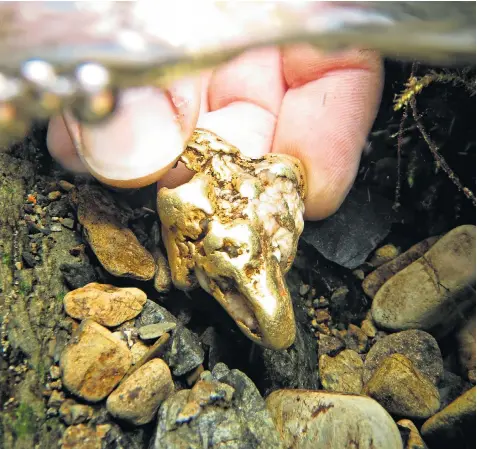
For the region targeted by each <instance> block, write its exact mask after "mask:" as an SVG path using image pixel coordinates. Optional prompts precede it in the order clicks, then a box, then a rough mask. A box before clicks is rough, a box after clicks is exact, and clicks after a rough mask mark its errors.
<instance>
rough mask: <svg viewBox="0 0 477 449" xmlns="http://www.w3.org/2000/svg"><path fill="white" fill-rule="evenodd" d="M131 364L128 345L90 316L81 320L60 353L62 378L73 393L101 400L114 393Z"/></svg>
mask: <svg viewBox="0 0 477 449" xmlns="http://www.w3.org/2000/svg"><path fill="white" fill-rule="evenodd" d="M131 363H132V356H131V353H130V351H129V349H128V348H127V346H126V344H125V343H123V342H122V341H120V340H118V339H117V338H115V337H114V336H113V334H112V333H111V332H110V331H109V330H108V329H106V328H105V327H103V326H101V325H100V324H98V323H96V322H94V321H93V320H90V319H88V320H85V321H83V322H82V323H81V325H80V326H79V327H78V329H77V330H76V331H75V333H74V334H73V335H72V337H71V341H70V342H69V344H68V345H67V346H66V348H65V349H64V351H63V352H62V354H61V358H60V368H61V374H62V381H63V384H64V386H65V387H66V388H67V389H68V390H69V391H71V392H72V393H73V394H75V395H77V396H80V397H82V398H84V399H86V400H88V401H91V402H98V401H101V400H102V399H104V398H105V397H106V396H107V395H108V394H109V393H111V391H112V390H113V389H114V387H115V386H116V385H117V384H118V383H119V382H120V381H121V379H122V378H123V377H124V375H125V374H126V372H127V371H128V369H129V368H130V366H131Z"/></svg>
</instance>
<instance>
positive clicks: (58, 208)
mask: <svg viewBox="0 0 477 449" xmlns="http://www.w3.org/2000/svg"><path fill="white" fill-rule="evenodd" d="M70 210H71V209H70V206H69V204H68V199H67V198H60V199H58V200H57V201H55V202H53V203H50V204H49V205H48V214H49V215H50V216H51V217H66V216H67V215H68V212H69V211H70Z"/></svg>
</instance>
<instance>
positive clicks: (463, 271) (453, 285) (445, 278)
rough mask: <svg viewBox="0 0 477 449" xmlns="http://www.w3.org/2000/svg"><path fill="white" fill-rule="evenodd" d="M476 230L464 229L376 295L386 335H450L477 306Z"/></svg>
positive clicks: (439, 243) (378, 319)
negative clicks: (410, 331) (407, 332)
mask: <svg viewBox="0 0 477 449" xmlns="http://www.w3.org/2000/svg"><path fill="white" fill-rule="evenodd" d="M475 247H476V239H475V226H472V225H465V226H459V227H457V228H455V229H453V230H452V231H450V232H449V233H447V234H446V235H445V236H444V237H442V238H441V239H440V240H438V241H437V242H436V243H435V244H434V246H432V248H431V249H430V250H429V251H427V252H426V253H425V255H424V256H422V257H421V258H419V259H418V260H416V261H415V262H413V263H412V264H411V265H409V266H407V267H406V268H404V269H403V270H402V271H400V272H399V273H397V274H395V275H394V276H392V277H391V278H390V279H389V280H388V281H387V282H386V283H385V284H384V285H383V286H382V287H381V288H380V289H379V291H378V292H377V293H376V296H375V297H374V300H373V304H372V308H371V310H372V314H373V320H374V322H375V323H376V324H377V325H378V327H382V328H384V329H386V330H392V331H400V330H405V329H416V328H417V329H422V330H425V331H429V332H431V333H432V334H433V335H435V336H439V337H442V336H444V335H446V334H447V333H448V332H449V331H450V330H452V328H453V327H454V326H455V324H456V320H457V319H459V318H460V317H461V316H462V314H464V313H465V312H466V311H467V310H468V309H469V308H471V307H473V306H474V305H475V293H474V290H473V288H472V287H471V286H472V285H473V284H474V283H475Z"/></svg>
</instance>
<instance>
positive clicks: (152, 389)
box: [106, 359, 174, 426]
mask: <svg viewBox="0 0 477 449" xmlns="http://www.w3.org/2000/svg"><path fill="white" fill-rule="evenodd" d="M173 391H174V384H173V382H172V377H171V372H170V370H169V367H168V366H167V365H166V364H165V363H164V361H163V360H161V359H153V360H150V361H149V362H147V363H146V364H144V365H143V366H141V367H140V368H139V369H138V370H137V371H135V372H134V373H133V374H131V376H129V377H128V378H127V379H126V380H125V381H124V382H122V383H121V385H119V387H118V388H117V389H116V390H114V391H113V392H112V393H111V394H110V395H109V397H108V400H107V401H106V407H107V409H108V412H109V413H110V414H111V415H113V416H114V417H116V418H119V419H122V420H124V421H127V422H129V423H131V424H134V425H136V426H140V425H142V424H147V423H148V422H151V421H152V420H153V418H154V416H155V414H156V412H157V410H158V408H159V406H160V405H161V403H162V402H163V401H164V400H165V399H166V398H167V397H168V396H169V395H170V394H171V393H172V392H173Z"/></svg>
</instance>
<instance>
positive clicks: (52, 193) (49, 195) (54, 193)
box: [48, 190, 61, 201]
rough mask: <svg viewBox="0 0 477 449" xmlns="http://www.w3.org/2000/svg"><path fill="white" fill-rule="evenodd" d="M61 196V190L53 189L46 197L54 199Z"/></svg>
mask: <svg viewBox="0 0 477 449" xmlns="http://www.w3.org/2000/svg"><path fill="white" fill-rule="evenodd" d="M60 198H61V192H60V191H59V190H54V191H53V192H50V193H49V194H48V199H49V200H50V201H56V200H58V199H60Z"/></svg>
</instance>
